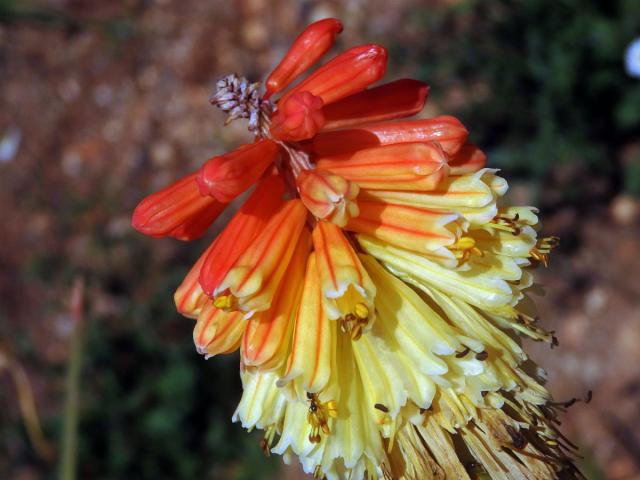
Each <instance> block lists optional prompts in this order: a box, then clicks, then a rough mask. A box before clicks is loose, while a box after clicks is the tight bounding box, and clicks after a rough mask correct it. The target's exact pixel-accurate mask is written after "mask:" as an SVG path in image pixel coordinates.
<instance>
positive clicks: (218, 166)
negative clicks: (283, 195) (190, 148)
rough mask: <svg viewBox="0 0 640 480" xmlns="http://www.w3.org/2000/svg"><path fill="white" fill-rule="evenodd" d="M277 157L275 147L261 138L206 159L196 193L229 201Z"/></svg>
mask: <svg viewBox="0 0 640 480" xmlns="http://www.w3.org/2000/svg"><path fill="white" fill-rule="evenodd" d="M277 155H278V145H276V143H275V142H273V141H272V140H267V139H263V140H258V141H257V142H254V143H250V144H248V145H242V146H241V147H239V148H237V149H235V150H234V151H232V152H229V153H225V154H224V155H220V156H217V157H213V158H210V159H209V160H208V161H207V163H205V164H204V165H203V166H202V167H201V168H200V170H199V172H198V177H197V181H198V186H199V187H200V193H201V194H202V195H209V196H211V197H214V198H215V199H216V200H218V201H220V202H230V201H231V200H233V199H234V198H236V197H237V196H238V195H240V194H241V193H242V192H244V191H245V190H246V189H247V188H249V187H250V186H251V185H253V184H254V183H255V182H256V181H257V180H258V179H259V178H260V176H261V175H262V174H263V173H264V171H265V170H266V169H267V167H268V166H269V165H270V164H271V163H273V161H274V160H275V159H276V157H277Z"/></svg>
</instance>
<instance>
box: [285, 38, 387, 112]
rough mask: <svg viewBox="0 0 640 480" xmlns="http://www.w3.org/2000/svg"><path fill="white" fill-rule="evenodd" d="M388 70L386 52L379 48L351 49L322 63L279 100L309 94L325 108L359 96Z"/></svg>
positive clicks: (365, 46)
mask: <svg viewBox="0 0 640 480" xmlns="http://www.w3.org/2000/svg"><path fill="white" fill-rule="evenodd" d="M386 69H387V50H386V49H385V48H384V47H381V46H380V45H362V46H359V47H353V48H351V49H349V50H347V51H346V52H344V53H342V54H340V55H338V56H337V57H335V58H334V59H333V60H330V61H329V62H327V63H325V64H324V65H323V66H322V67H320V68H319V69H318V70H316V71H315V72H313V73H312V74H311V75H309V76H308V77H307V78H306V79H304V80H303V81H302V82H300V83H299V84H298V85H296V86H295V87H293V88H292V89H291V90H289V91H288V92H287V93H286V94H285V95H284V96H283V97H282V99H281V100H280V102H283V101H284V100H286V99H287V98H289V97H290V96H291V95H293V94H294V93H297V92H303V91H307V92H311V93H312V94H314V95H317V96H319V97H320V98H322V101H323V102H324V103H325V105H328V104H330V103H333V102H337V101H338V100H340V99H342V98H345V97H348V96H349V95H353V94H354V93H358V92H361V91H362V90H364V89H365V88H367V87H368V86H369V85H371V84H372V83H375V82H377V81H378V80H380V79H381V78H382V77H383V76H384V73H385V71H386Z"/></svg>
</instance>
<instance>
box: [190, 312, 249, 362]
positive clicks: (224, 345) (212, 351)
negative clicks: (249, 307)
mask: <svg viewBox="0 0 640 480" xmlns="http://www.w3.org/2000/svg"><path fill="white" fill-rule="evenodd" d="M245 326H246V322H245V321H244V320H243V319H242V314H241V313H239V312H224V311H222V310H219V309H217V308H216V307H214V306H213V303H212V302H209V303H207V304H206V305H205V306H204V308H203V309H202V312H200V315H199V316H198V321H197V322H196V326H195V328H194V329H193V342H194V343H195V345H196V350H197V351H198V353H201V354H203V355H206V357H207V358H209V357H212V356H214V355H219V354H222V353H231V352H233V351H235V350H237V349H238V347H240V341H241V339H242V333H243V332H244V329H245Z"/></svg>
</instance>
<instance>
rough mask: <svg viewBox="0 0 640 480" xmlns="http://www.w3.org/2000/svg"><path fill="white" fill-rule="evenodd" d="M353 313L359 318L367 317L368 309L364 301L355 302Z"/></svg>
mask: <svg viewBox="0 0 640 480" xmlns="http://www.w3.org/2000/svg"><path fill="white" fill-rule="evenodd" d="M353 313H354V314H355V315H356V317H358V318H359V319H361V320H364V319H366V318H368V317H369V309H368V308H367V306H366V305H365V304H364V303H356V306H355V307H354V309H353Z"/></svg>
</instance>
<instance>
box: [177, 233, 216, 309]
mask: <svg viewBox="0 0 640 480" xmlns="http://www.w3.org/2000/svg"><path fill="white" fill-rule="evenodd" d="M215 246H216V242H215V241H214V242H213V243H212V244H211V245H209V248H207V249H206V250H205V252H204V253H203V254H202V255H201V256H200V258H199V259H198V261H197V262H196V263H195V265H194V266H193V267H191V270H189V273H187V276H186V277H184V280H183V281H182V283H181V284H180V286H179V287H178V289H177V290H176V293H175V294H174V295H173V300H174V302H175V304H176V310H178V313H180V314H181V315H184V316H185V317H190V318H197V317H198V315H199V314H200V312H201V311H202V308H203V307H204V306H205V304H206V303H207V302H208V301H210V298H209V297H208V296H207V295H206V294H205V293H204V291H203V290H202V287H201V286H200V282H199V281H198V278H199V277H200V271H201V270H202V266H203V265H204V261H205V259H206V258H207V256H208V255H209V253H210V252H211V250H213V249H214V247H215Z"/></svg>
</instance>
